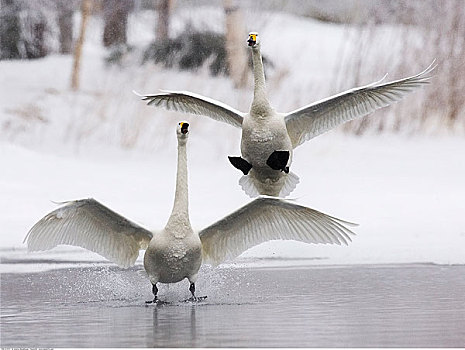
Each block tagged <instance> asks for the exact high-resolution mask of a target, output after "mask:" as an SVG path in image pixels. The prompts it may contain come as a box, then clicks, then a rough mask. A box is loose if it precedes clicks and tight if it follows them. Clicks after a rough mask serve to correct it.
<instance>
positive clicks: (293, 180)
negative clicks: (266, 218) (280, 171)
mask: <svg viewBox="0 0 465 350" xmlns="http://www.w3.org/2000/svg"><path fill="white" fill-rule="evenodd" d="M285 178H286V180H285V182H284V186H283V188H281V191H279V197H281V198H284V197H287V196H289V194H291V192H292V191H294V190H295V188H296V186H297V184H298V183H299V182H300V179H299V177H298V176H297V175H296V174H294V173H293V172H292V171H291V172H289V173H288V174H287V176H286V177H285Z"/></svg>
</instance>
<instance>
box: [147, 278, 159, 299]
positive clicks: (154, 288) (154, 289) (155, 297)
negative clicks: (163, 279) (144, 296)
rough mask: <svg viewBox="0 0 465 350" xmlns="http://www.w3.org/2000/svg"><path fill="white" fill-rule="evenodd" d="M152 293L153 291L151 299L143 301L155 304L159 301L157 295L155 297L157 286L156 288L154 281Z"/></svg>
mask: <svg viewBox="0 0 465 350" xmlns="http://www.w3.org/2000/svg"><path fill="white" fill-rule="evenodd" d="M152 293H153V300H149V301H146V302H145V303H146V304H152V303H154V304H157V303H158V302H159V300H158V297H157V293H158V288H157V284H156V283H153V284H152Z"/></svg>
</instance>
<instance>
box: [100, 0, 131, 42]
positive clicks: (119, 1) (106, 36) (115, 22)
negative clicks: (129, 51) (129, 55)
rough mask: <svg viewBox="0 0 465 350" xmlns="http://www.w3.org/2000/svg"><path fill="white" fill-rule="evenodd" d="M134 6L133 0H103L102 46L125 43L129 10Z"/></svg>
mask: <svg viewBox="0 0 465 350" xmlns="http://www.w3.org/2000/svg"><path fill="white" fill-rule="evenodd" d="M133 7H134V1H133V0H104V1H103V17H104V20H105V26H104V29H103V46H105V47H110V46H112V45H120V44H123V45H126V44H127V27H128V16H129V11H130V10H131V9H132V8H133Z"/></svg>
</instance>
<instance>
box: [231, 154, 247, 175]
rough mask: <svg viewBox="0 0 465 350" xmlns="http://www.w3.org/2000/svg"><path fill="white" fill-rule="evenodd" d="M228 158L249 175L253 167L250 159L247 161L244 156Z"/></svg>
mask: <svg viewBox="0 0 465 350" xmlns="http://www.w3.org/2000/svg"><path fill="white" fill-rule="evenodd" d="M228 159H229V161H230V162H231V164H232V165H233V167H235V168H236V169H239V170H240V171H242V172H243V173H244V175H247V174H248V173H249V171H250V169H252V164H250V163H249V162H248V161H246V160H245V159H244V158H242V157H231V156H228Z"/></svg>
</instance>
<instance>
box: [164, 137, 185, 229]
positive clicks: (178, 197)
mask: <svg viewBox="0 0 465 350" xmlns="http://www.w3.org/2000/svg"><path fill="white" fill-rule="evenodd" d="M186 141H187V140H179V141H178V168H177V173H176V191H175V194H174V204H173V210H172V212H171V216H170V219H169V220H168V224H167V226H171V225H172V224H174V226H176V227H178V228H180V225H181V226H185V225H187V226H189V227H190V222H189V193H188V179H187V177H188V176H187V151H186ZM176 231H177V230H176Z"/></svg>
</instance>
